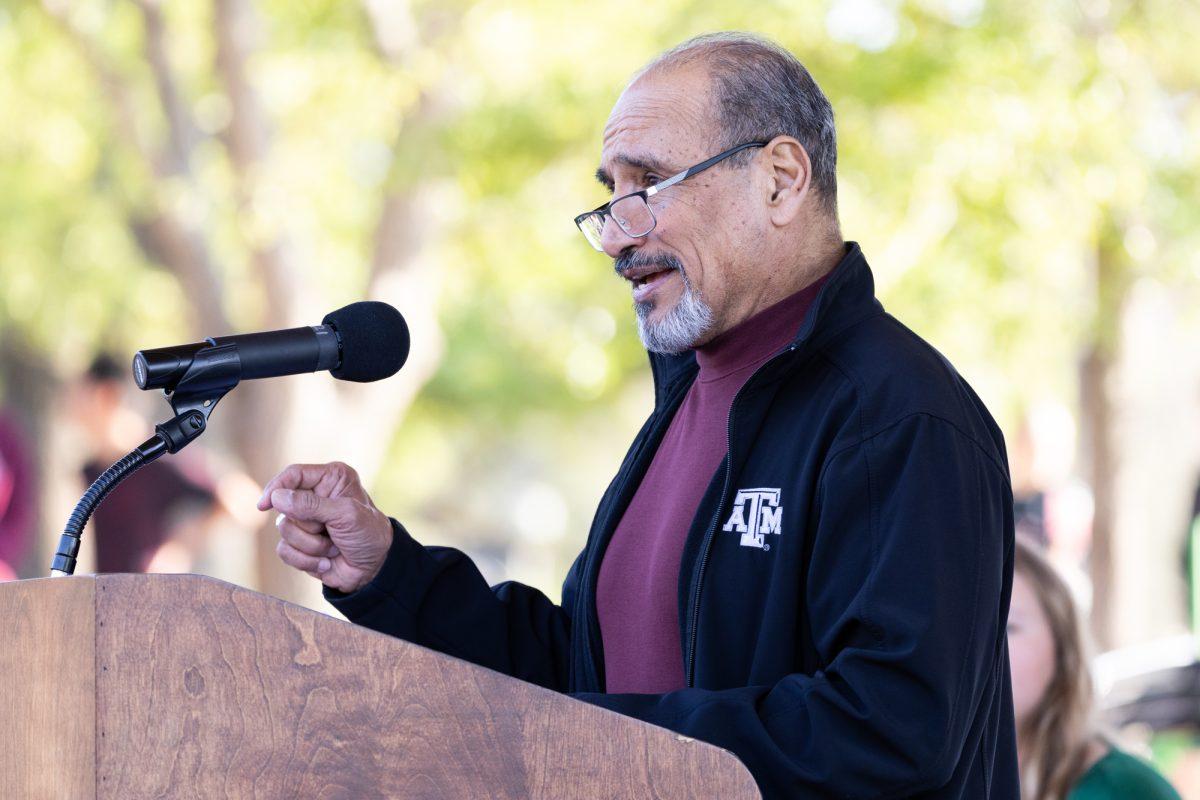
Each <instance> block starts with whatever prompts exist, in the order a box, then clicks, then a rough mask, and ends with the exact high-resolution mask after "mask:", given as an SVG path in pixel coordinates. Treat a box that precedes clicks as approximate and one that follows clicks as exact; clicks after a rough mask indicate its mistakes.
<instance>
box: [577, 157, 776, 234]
mask: <svg viewBox="0 0 1200 800" xmlns="http://www.w3.org/2000/svg"><path fill="white" fill-rule="evenodd" d="M767 144H768V143H767V142H746V143H745V144H739V145H738V146H737V147H734V148H732V149H730V150H726V151H725V152H724V153H718V154H717V155H715V156H713V157H712V158H710V159H708V160H706V161H701V162H700V163H699V164H696V165H695V166H693V167H688V168H687V169H685V170H684V171H683V172H680V173H677V174H675V175H672V176H671V177H669V178H667V179H666V180H665V181H660V182H658V183H656V184H654V185H653V186H648V187H646V188H645V189H639V190H638V191H636V192H630V193H629V194H626V195H622V196H620V197H618V198H617V199H616V200H610V201H609V202H607V203H605V204H604V205H602V206H600V207H599V208H597V209H594V210H592V211H588V212H585V213H583V214H580V215H579V216H578V217H576V218H575V224H576V225H577V226H578V227H579V230H580V231H581V232H582V233H583V238H585V239H587V240H588V244H590V245H591V246H592V247H594V248H596V249H597V250H599V251H600V252H604V246H603V245H602V244H601V241H600V239H601V236H602V235H603V233H604V224H605V221H606V220H607V219H612V220H613V221H614V222H616V223H617V225H619V226H620V227H621V230H623V231H625V233H626V234H628V235H629V236H631V237H633V238H634V239H640V238H641V237H643V236H645V235H647V234H648V233H650V231H652V230H654V226H655V225H657V224H658V220H656V219H655V218H654V212H653V211H651V210H650V204H649V203H648V202H647V201H648V200H649V199H650V198H651V197H654V195H656V194H658V193H659V192H661V191H662V190H663V189H666V188H668V187H671V186H674V185H675V184H677V183H679V182H680V181H682V180H685V179H687V178H690V177H692V176H693V175H695V174H697V173H700V172H703V171H704V170H706V169H708V168H709V167H711V166H713V165H714V164H717V163H719V162H721V161H724V160H725V159H727V158H729V157H730V156H732V155H734V154H735V153H740V152H742V151H743V150H746V149H748V148H751V147H766V146H767Z"/></svg>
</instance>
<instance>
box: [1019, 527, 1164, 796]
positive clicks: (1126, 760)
mask: <svg viewBox="0 0 1200 800" xmlns="http://www.w3.org/2000/svg"><path fill="white" fill-rule="evenodd" d="M1014 570H1015V571H1014V575H1013V588H1012V601H1011V603H1010V605H1009V613H1008V654H1009V659H1010V661H1011V664H1012V683H1013V707H1014V711H1015V713H1016V722H1017V760H1018V763H1019V765H1020V770H1021V800H1064V798H1065V800H1118V799H1119V800H1133V798H1136V799H1137V800H1180V798H1179V795H1178V794H1177V793H1176V792H1175V790H1174V789H1173V788H1171V785H1170V784H1169V783H1167V781H1166V780H1165V779H1164V778H1163V777H1162V776H1161V775H1160V774H1159V773H1158V772H1157V771H1155V769H1154V767H1152V766H1150V765H1149V764H1147V763H1146V762H1144V761H1142V760H1141V759H1139V758H1136V757H1134V756H1132V755H1130V754H1128V753H1126V752H1124V751H1122V750H1120V749H1119V748H1118V747H1116V746H1115V745H1114V744H1113V743H1112V741H1111V740H1110V739H1109V738H1108V737H1106V736H1105V735H1104V734H1103V733H1101V731H1100V728H1099V725H1098V723H1097V719H1096V700H1095V695H1094V693H1093V689H1092V680H1091V676H1090V674H1089V672H1088V662H1087V648H1086V647H1085V645H1084V637H1083V628H1082V625H1081V624H1080V621H1079V614H1078V612H1077V611H1076V607H1075V602H1074V600H1073V599H1072V597H1071V592H1070V590H1069V589H1068V588H1067V584H1066V583H1065V582H1064V581H1063V579H1062V578H1061V577H1060V576H1059V574H1058V572H1057V571H1056V570H1055V568H1054V567H1053V566H1052V565H1051V564H1050V562H1049V561H1048V560H1047V559H1046V557H1045V556H1044V555H1043V554H1042V553H1041V552H1040V551H1039V549H1038V547H1037V545H1035V544H1032V543H1030V542H1028V541H1025V540H1024V539H1023V538H1022V537H1020V536H1018V537H1017V542H1016V557H1015V559H1014Z"/></svg>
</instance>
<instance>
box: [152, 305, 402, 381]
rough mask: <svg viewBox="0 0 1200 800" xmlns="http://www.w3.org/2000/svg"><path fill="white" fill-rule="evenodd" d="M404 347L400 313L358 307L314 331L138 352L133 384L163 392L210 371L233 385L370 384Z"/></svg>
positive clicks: (396, 362)
mask: <svg viewBox="0 0 1200 800" xmlns="http://www.w3.org/2000/svg"><path fill="white" fill-rule="evenodd" d="M408 349H409V336H408V325H407V324H406V323H405V322H404V317H403V316H401V315H400V312H399V311H397V310H396V309H394V308H393V307H392V306H390V305H388V304H387V303H380V302H376V301H363V302H360V303H351V304H350V305H348V306H345V307H344V308H339V309H338V310H337V311H333V312H330V313H329V314H326V315H325V318H324V319H322V320H321V324H320V325H311V326H309V327H305V328H288V329H287V330H282V331H268V332H265V333H244V334H240V335H237V336H218V337H216V338H210V339H206V340H204V341H203V342H197V343H194V344H183V345H176V346H174V347H159V348H155V349H153V350H139V351H138V352H137V353H136V354H135V355H134V356H133V378H134V381H136V383H137V385H138V388H139V389H166V390H167V391H174V390H175V388H176V387H177V386H178V384H179V382H180V381H181V380H183V378H184V377H185V376H189V378H190V379H192V380H195V376H198V375H200V376H202V375H203V374H204V373H205V372H207V371H209V370H211V371H213V372H214V373H216V372H220V373H223V374H225V375H228V374H230V372H232V373H233V374H234V375H236V376H237V379H236V380H250V379H253V378H277V377H280V376H282V375H297V374H300V373H306V372H320V371H322V370H329V371H330V374H332V375H333V377H335V378H339V379H341V380H346V381H355V382H358V383H369V382H371V381H378V380H382V379H383V378H388V377H391V376H392V375H395V374H396V373H397V372H398V371H399V370H400V367H402V366H404V362H405V361H406V360H407V359H408ZM236 380H235V382H236Z"/></svg>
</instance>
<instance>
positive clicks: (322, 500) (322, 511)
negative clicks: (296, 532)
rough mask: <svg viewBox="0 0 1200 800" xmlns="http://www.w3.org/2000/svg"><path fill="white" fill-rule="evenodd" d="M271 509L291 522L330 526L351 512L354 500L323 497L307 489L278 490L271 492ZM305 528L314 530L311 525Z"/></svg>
mask: <svg viewBox="0 0 1200 800" xmlns="http://www.w3.org/2000/svg"><path fill="white" fill-rule="evenodd" d="M270 500H271V507H272V508H274V509H275V510H277V511H279V512H280V513H282V514H283V515H284V516H286V517H287V518H288V519H290V520H294V521H298V522H309V523H320V524H321V525H328V524H329V523H330V522H334V521H337V520H339V519H340V518H341V517H342V516H345V515H346V513H347V512H348V511H350V508H349V505H350V504H351V503H353V501H352V500H347V499H346V498H343V497H321V495H319V494H317V493H316V492H312V491H309V490H307V489H276V490H275V491H273V492H271V497H270ZM305 528H307V529H308V530H310V531H311V530H312V526H311V525H306V526H305Z"/></svg>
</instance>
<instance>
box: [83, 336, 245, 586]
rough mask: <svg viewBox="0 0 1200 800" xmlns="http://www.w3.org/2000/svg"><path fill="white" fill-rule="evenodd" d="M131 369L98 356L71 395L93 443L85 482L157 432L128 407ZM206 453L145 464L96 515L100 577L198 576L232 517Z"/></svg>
mask: <svg viewBox="0 0 1200 800" xmlns="http://www.w3.org/2000/svg"><path fill="white" fill-rule="evenodd" d="M127 372H128V371H127V370H126V369H123V368H122V367H121V366H120V365H119V364H118V363H117V361H116V360H115V359H114V358H113V357H112V356H110V355H108V354H101V355H98V356H96V358H95V359H94V360H93V361H92V363H91V365H90V366H89V367H88V369H87V372H86V373H85V374H84V375H83V376H82V378H81V379H80V380H79V382H78V384H77V385H76V386H74V387H73V388H72V391H71V393H70V398H69V408H70V413H71V417H72V418H73V420H74V421H75V422H76V423H77V424H78V426H79V427H80V429H81V432H82V433H83V434H84V437H85V441H86V442H87V443H88V451H87V455H86V461H85V463H84V464H83V467H82V476H81V477H82V479H83V483H84V484H85V485H91V483H92V481H94V480H96V478H98V477H99V476H100V475H101V474H102V473H103V472H104V471H105V470H106V469H108V468H109V467H110V466H112V465H113V464H114V463H116V462H117V461H118V460H119V459H121V458H123V457H124V456H125V455H126V454H127V453H129V451H130V450H131V449H132V448H133V447H134V446H135V445H137V444H138V443H140V442H142V441H143V440H145V439H146V438H147V437H148V435H149V432H150V428H151V425H150V424H149V423H148V421H147V420H145V419H144V418H143V417H142V416H141V415H140V414H138V413H137V412H136V411H134V410H133V409H132V408H130V407H129V406H127V405H126V404H125V399H124V392H125V387H126V385H127V384H128V383H129V381H130V379H129V377H128V375H127ZM193 447H195V446H193ZM200 456H201V451H200V450H199V449H192V450H188V451H185V452H184V453H180V454H177V455H175V456H174V457H172V458H165V459H161V460H159V461H156V462H154V463H152V464H149V465H147V466H145V467H142V468H141V469H139V470H138V471H137V472H135V473H133V475H131V476H130V477H128V478H126V480H125V481H124V482H123V483H121V484H120V485H119V486H118V487H117V488H116V489H114V490H113V492H112V494H110V495H109V496H108V497H107V498H106V499H105V501H104V502H103V503H101V504H100V506H99V508H97V509H96V512H95V514H94V515H93V516H92V527H93V530H94V532H95V533H94V541H95V548H96V571H97V572H190V571H192V569H193V568H194V565H195V563H196V561H197V559H198V558H199V556H200V555H201V554H202V553H203V551H204V548H205V545H206V543H207V540H208V535H209V531H210V530H211V529H212V528H213V527H214V526H215V525H217V524H218V523H219V522H220V520H221V518H222V517H223V516H224V515H225V511H224V510H223V508H222V506H221V503H220V501H219V499H218V496H217V493H216V491H215V487H214V485H213V481H212V480H211V479H210V478H209V476H208V475H207V474H206V472H205V470H204V468H203V464H202V459H201V457H200Z"/></svg>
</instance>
